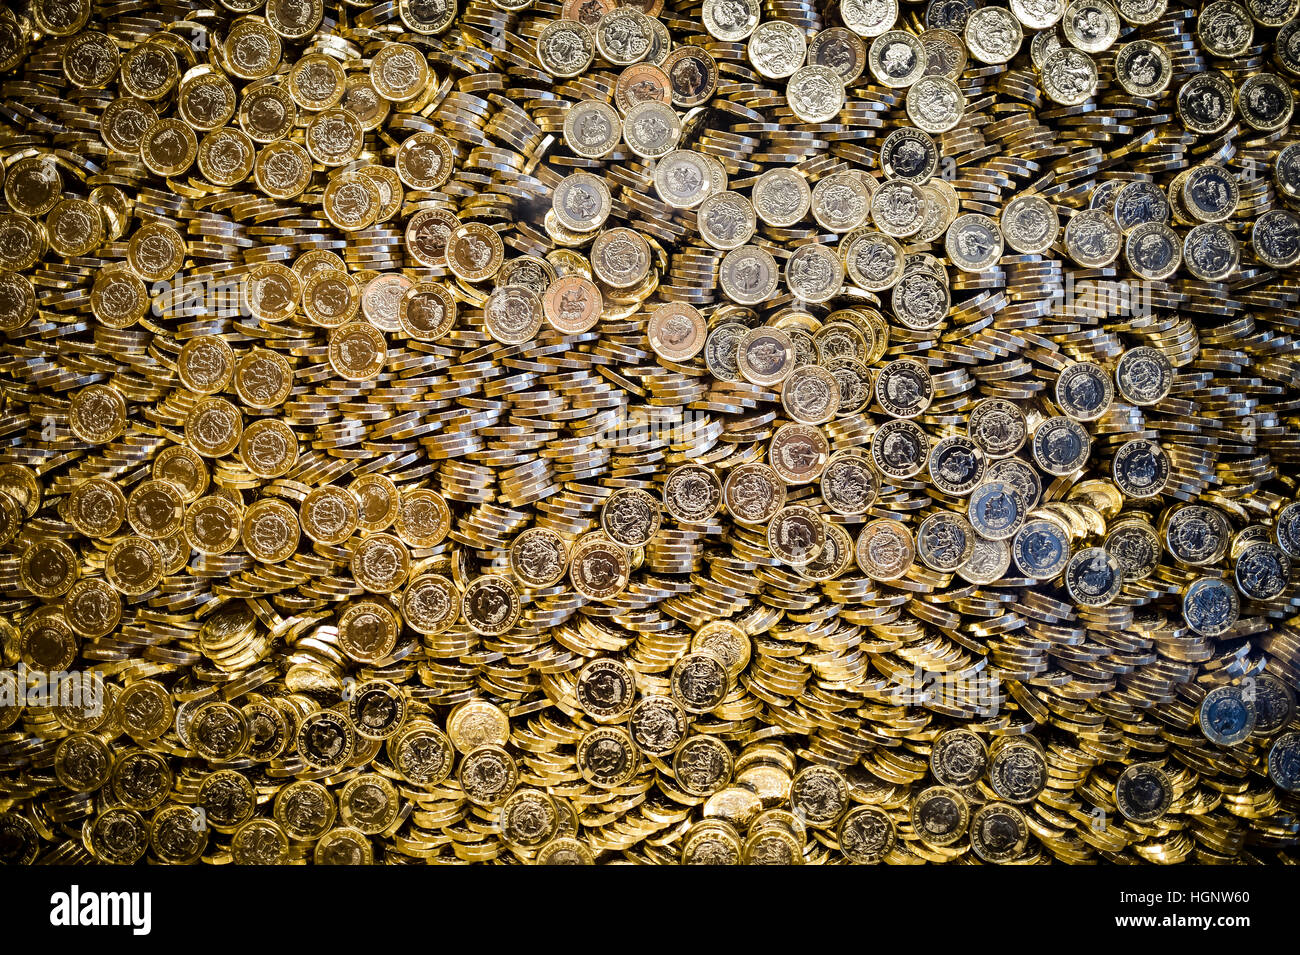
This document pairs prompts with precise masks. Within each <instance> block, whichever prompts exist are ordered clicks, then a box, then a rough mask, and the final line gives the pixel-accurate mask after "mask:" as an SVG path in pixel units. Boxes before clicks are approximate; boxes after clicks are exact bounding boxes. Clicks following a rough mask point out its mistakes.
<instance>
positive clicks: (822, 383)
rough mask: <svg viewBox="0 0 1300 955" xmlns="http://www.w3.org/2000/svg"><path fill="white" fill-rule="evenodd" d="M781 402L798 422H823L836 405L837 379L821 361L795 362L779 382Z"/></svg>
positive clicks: (837, 401) (812, 423) (838, 405)
mask: <svg viewBox="0 0 1300 955" xmlns="http://www.w3.org/2000/svg"><path fill="white" fill-rule="evenodd" d="M787 337H788V336H787ZM791 347H792V348H793V344H792V346H791ZM742 354H743V352H742ZM794 360H797V359H792V361H794ZM781 406H782V407H783V408H784V409H785V412H786V414H788V415H789V416H790V417H791V418H792V419H794V420H795V421H798V422H800V423H801V424H810V425H818V424H825V423H826V422H828V421H830V420H831V419H832V418H834V417H835V414H836V412H837V411H839V408H840V385H839V381H838V380H837V379H836V377H835V375H834V373H833V372H831V371H830V370H829V369H827V368H823V367H822V366H821V365H799V366H797V367H795V368H794V370H793V371H791V372H790V373H789V375H788V376H787V377H786V378H785V380H784V381H783V382H782V383H781Z"/></svg>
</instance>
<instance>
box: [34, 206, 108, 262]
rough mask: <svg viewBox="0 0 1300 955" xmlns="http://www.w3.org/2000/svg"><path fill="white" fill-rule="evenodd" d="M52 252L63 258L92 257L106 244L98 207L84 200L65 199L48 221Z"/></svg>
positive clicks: (47, 235)
mask: <svg viewBox="0 0 1300 955" xmlns="http://www.w3.org/2000/svg"><path fill="white" fill-rule="evenodd" d="M45 235H46V238H47V239H48V241H49V244H50V249H51V251H53V252H54V253H55V254H56V255H61V256H63V257H64V258H74V257H76V256H82V255H89V254H90V253H91V252H93V251H95V250H96V249H98V248H99V247H100V246H101V245H102V244H103V242H104V221H103V219H102V218H100V214H99V206H97V205H95V204H94V203H93V202H89V201H87V200H85V199H64V200H62V201H60V202H59V203H57V204H56V205H55V206H54V208H53V209H51V210H50V211H49V214H48V215H46V217H45Z"/></svg>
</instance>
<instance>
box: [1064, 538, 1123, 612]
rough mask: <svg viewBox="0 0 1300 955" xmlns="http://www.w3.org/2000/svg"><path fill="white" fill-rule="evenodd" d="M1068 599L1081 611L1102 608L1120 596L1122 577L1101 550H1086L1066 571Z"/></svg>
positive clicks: (1082, 551) (1112, 556)
mask: <svg viewBox="0 0 1300 955" xmlns="http://www.w3.org/2000/svg"><path fill="white" fill-rule="evenodd" d="M1065 586H1066V590H1068V591H1069V594H1070V599H1072V600H1073V601H1074V602H1075V603H1076V604H1078V605H1079V606H1081V607H1104V606H1106V605H1107V604H1110V603H1112V602H1113V601H1114V600H1115V598H1116V597H1118V596H1119V592H1120V589H1121V588H1122V587H1123V586H1124V573H1123V570H1122V569H1121V568H1120V565H1119V561H1118V560H1116V559H1115V556H1114V555H1113V554H1111V553H1109V552H1108V551H1107V550H1106V549H1105V548H1103V547H1085V548H1083V550H1080V551H1078V552H1076V553H1075V554H1074V555H1073V556H1072V557H1071V558H1070V562H1069V564H1067V565H1066V568H1065Z"/></svg>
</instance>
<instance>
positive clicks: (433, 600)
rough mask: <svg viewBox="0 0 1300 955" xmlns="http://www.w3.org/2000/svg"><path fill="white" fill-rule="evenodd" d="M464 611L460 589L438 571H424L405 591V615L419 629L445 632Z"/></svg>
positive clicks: (403, 596) (403, 605) (415, 629)
mask: <svg viewBox="0 0 1300 955" xmlns="http://www.w3.org/2000/svg"><path fill="white" fill-rule="evenodd" d="M460 615H461V599H460V591H459V590H457V589H456V585H455V584H453V583H452V582H451V581H450V580H448V579H447V578H445V577H442V576H440V575H438V574H421V575H420V576H418V577H416V578H415V579H414V580H413V581H411V583H410V584H409V585H408V586H407V588H406V590H405V591H403V592H402V617H403V619H405V620H406V623H407V625H408V626H410V628H411V629H412V630H414V631H416V632H417V633H423V634H429V635H432V634H438V633H443V632H444V631H446V630H448V629H450V628H451V627H452V625H454V624H455V623H456V621H457V620H458V619H459V618H460Z"/></svg>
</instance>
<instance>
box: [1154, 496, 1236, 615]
mask: <svg viewBox="0 0 1300 955" xmlns="http://www.w3.org/2000/svg"><path fill="white" fill-rule="evenodd" d="M1229 534H1230V528H1229V526H1228V519H1227V518H1226V517H1225V516H1224V515H1223V512H1222V511H1220V510H1219V509H1218V508H1216V507H1210V506H1206V505H1200V504H1189V505H1184V506H1182V507H1179V508H1178V509H1177V510H1175V511H1174V512H1173V513H1172V514H1169V515H1168V516H1167V517H1166V518H1165V520H1164V539H1165V547H1166V549H1167V550H1168V551H1169V553H1170V555H1171V556H1172V557H1173V558H1174V559H1175V560H1176V561H1178V562H1179V563H1181V564H1186V565H1188V566H1189V567H1204V566H1207V565H1209V564H1215V563H1218V562H1219V561H1220V560H1221V559H1222V558H1223V556H1224V555H1225V554H1226V553H1227V552H1228V544H1229ZM1233 596H1234V599H1235V596H1236V595H1235V594H1234V595H1233Z"/></svg>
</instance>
